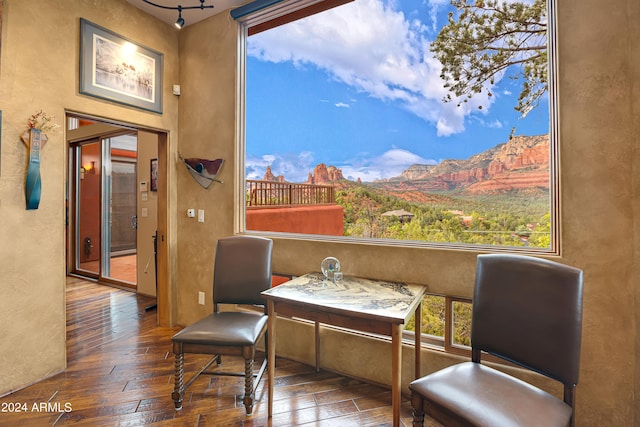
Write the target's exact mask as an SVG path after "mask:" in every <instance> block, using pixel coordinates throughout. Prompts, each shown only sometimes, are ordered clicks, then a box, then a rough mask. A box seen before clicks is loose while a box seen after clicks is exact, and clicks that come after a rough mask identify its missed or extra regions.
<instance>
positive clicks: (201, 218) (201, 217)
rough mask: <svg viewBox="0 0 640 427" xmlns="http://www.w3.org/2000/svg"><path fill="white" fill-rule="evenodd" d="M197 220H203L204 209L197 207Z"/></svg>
mask: <svg viewBox="0 0 640 427" xmlns="http://www.w3.org/2000/svg"><path fill="white" fill-rule="evenodd" d="M198 222H204V209H198Z"/></svg>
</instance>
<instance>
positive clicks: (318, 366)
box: [315, 321, 320, 372]
mask: <svg viewBox="0 0 640 427" xmlns="http://www.w3.org/2000/svg"><path fill="white" fill-rule="evenodd" d="M315 336H316V372H320V323H319V322H318V321H316V322H315Z"/></svg>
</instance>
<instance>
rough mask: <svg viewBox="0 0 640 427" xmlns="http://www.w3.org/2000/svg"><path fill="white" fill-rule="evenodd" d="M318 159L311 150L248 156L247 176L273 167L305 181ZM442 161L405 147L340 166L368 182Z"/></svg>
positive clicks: (364, 155) (288, 177)
mask: <svg viewBox="0 0 640 427" xmlns="http://www.w3.org/2000/svg"><path fill="white" fill-rule="evenodd" d="M314 160H315V158H314V155H313V153H311V152H308V151H306V152H303V153H300V154H285V155H280V154H269V155H264V156H262V157H251V156H247V160H246V164H245V166H246V178H247V179H262V178H263V177H264V174H265V172H266V170H267V166H271V172H272V173H273V174H274V175H275V176H278V175H283V176H284V177H285V179H286V180H287V181H289V182H305V181H306V180H307V178H308V176H309V173H312V172H313V168H314V167H315V166H316V164H315V162H314ZM437 163H438V162H437V161H436V160H432V159H425V158H424V157H421V156H419V155H417V154H415V153H412V152H411V151H408V150H405V149H402V148H391V149H390V150H387V151H385V152H384V153H382V154H381V155H380V156H376V157H371V155H370V154H369V153H360V154H358V155H357V156H356V157H355V158H353V159H349V160H348V161H346V162H343V163H342V164H333V165H327V166H336V167H337V168H339V169H341V170H342V175H344V177H345V178H347V179H350V180H353V181H355V180H357V179H358V178H360V179H361V180H362V181H364V182H370V181H374V180H376V179H383V178H392V177H394V176H399V175H400V174H401V173H402V171H404V170H405V169H406V168H408V167H409V166H411V165H413V164H432V165H435V164H437Z"/></svg>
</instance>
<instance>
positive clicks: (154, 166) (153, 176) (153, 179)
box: [149, 159, 158, 191]
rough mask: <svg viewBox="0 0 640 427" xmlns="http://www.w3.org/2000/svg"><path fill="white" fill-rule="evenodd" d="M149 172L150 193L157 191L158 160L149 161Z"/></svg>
mask: <svg viewBox="0 0 640 427" xmlns="http://www.w3.org/2000/svg"><path fill="white" fill-rule="evenodd" d="M149 171H150V172H149V182H150V183H151V184H150V186H149V187H150V189H151V191H158V159H151V167H150V168H149Z"/></svg>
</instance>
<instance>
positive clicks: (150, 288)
mask: <svg viewBox="0 0 640 427" xmlns="http://www.w3.org/2000/svg"><path fill="white" fill-rule="evenodd" d="M157 158H158V135H156V134H155V133H151V132H144V131H140V132H138V165H137V171H138V174H137V178H138V182H141V181H146V182H147V188H149V189H150V188H151V182H150V179H149V176H150V170H151V163H150V161H151V159H157ZM136 188H138V187H137V186H136ZM146 193H147V200H143V198H142V192H141V191H137V195H138V196H137V201H138V206H137V210H138V213H137V215H138V232H137V236H138V241H137V247H136V249H137V255H138V262H137V265H136V268H137V271H138V274H137V278H138V281H137V283H136V285H137V288H136V289H137V291H138V293H139V294H144V295H150V296H156V269H155V259H154V254H153V237H152V236H154V234H155V232H156V230H157V229H158V192H157V191H147V192H146ZM144 208H146V209H147V215H146V216H144V215H142V209H144Z"/></svg>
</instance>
